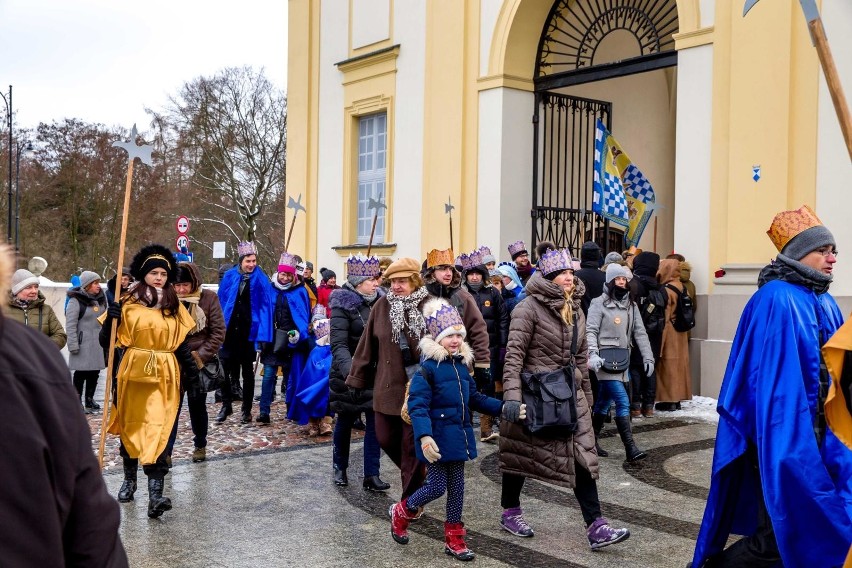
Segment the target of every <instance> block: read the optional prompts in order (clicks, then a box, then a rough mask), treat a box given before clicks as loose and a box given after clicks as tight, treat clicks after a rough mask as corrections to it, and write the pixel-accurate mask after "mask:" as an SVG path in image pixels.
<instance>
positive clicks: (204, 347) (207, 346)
mask: <svg viewBox="0 0 852 568" xmlns="http://www.w3.org/2000/svg"><path fill="white" fill-rule="evenodd" d="M183 266H184V267H185V268H186V269H187V270H188V271H189V274H190V277H191V278H192V291H193V292H195V291H196V290H198V289H199V288H201V274H200V273H199V272H198V267H197V266H196V265H195V264H194V263H191V262H188V263H185V264H184V265H183ZM183 305H184V307H185V308H186V309H187V310H188V311H189V312H190V314H191V313H192V307H191V304H188V303H187V302H184V303H183ZM198 308H199V309H200V310H201V311H202V312H204V316H205V318H206V319H207V322H206V325H205V326H204V329H202V330H200V331H190V332H189V335H188V336H187V337H186V343H187V346H188V347H189V349H190V350H191V351H195V352H196V353H197V354H198V357H199V358H200V359H201V362H202V363H207V362H209V361H210V360H211V359H212V358H213V356H214V355H216V354H217V353H218V352H219V348H220V347H222V343H223V342H224V341H225V316H224V315H223V314H222V305H221V304H220V303H219V296H217V295H216V293H215V292H211V291H210V290H204V289H202V290H201V298H200V299H199V301H198Z"/></svg>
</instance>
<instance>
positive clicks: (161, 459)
mask: <svg viewBox="0 0 852 568" xmlns="http://www.w3.org/2000/svg"><path fill="white" fill-rule="evenodd" d="M118 453H119V455H121V459H122V460H123V461H124V467H126V468H127V467H129V468H132V469H136V468H138V467H139V460H138V459H137V458H131V457H130V456H129V455H128V453H127V450H126V449H125V447H124V444H122V443H120V442H119V446H118ZM168 453H169V449H168V448H166V449H165V450H163V453H161V454H160V455H159V456H157V461H156V462H154V463H149V464H147V465H143V466H142V471H144V472H145V475H147V476H148V477H150V478H152V479H163V478H164V477H166V474H167V473H169V465H168V464H167V463H166V456H167V455H168Z"/></svg>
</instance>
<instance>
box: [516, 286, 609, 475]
mask: <svg viewBox="0 0 852 568" xmlns="http://www.w3.org/2000/svg"><path fill="white" fill-rule="evenodd" d="M526 290H527V297H526V299H524V300H523V301H522V302H521V303H520V304H518V306H517V307H516V308H515V311H514V312H513V313H512V322H511V325H510V327H509V344H508V346H507V349H506V365H505V367H504V369H503V400H505V401H509V400H514V401H519V402H520V401H521V371H530V372H539V371H555V370H557V369H562V368H564V367H566V366H567V365H569V364H571V340H572V336H573V329H574V327H573V325H572V326H569V325H568V324H566V323H565V322H564V321H563V320H562V316H561V309H562V306H563V305H564V302H565V300H564V295H563V292H562V287H560V286H558V285H556V284H554V283H553V282H550V281H549V280H547V279H545V278H544V277H542V276H541V275H540V274H535V275H533V276H532V277H531V278H530V280H529V282H527V285H526ZM581 296H582V292H581V291H580V289H579V288H575V294H574V298H573V300H574V302H573V303H574V313H575V314H576V315H577V333H578V334H579V335H578V337H577V354H576V356H575V357H574V362H575V369H574V382H575V384H576V387H577V395H576V398H577V400H576V404H577V431H576V432H574V433H573V434H572V435H569V436H567V437H566V438H565V439H556V440H554V439H544V438H539V437H536V436H534V435H531V434H529V433H528V432H527V431H526V429H525V428H524V426H523V425H522V424H514V423H511V422H509V421H508V420H503V421H502V422H501V423H500V467H501V469H502V470H503V472H505V473H512V474H515V475H521V476H525V477H532V478H534V479H538V480H541V481H546V482H548V483H554V484H556V485H561V486H564V487H574V485H575V482H576V476H575V467H576V462H579V465H580V466H581V467H584V468H585V469H587V470H588V471H589V473H590V474H591V475H592V478H594V479H597V477H598V456H597V454H596V453H595V435H594V432H593V431H592V415H591V410H590V408H591V407H592V405H593V404H594V401H593V398H592V387H591V384H590V383H589V375H588V369H587V366H586V364H587V356H588V348H587V344H586V320H585V318H584V317H583V313H582V311H581V310H580V306H579V304H580V297H581Z"/></svg>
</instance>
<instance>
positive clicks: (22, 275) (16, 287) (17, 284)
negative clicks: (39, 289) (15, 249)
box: [12, 268, 38, 296]
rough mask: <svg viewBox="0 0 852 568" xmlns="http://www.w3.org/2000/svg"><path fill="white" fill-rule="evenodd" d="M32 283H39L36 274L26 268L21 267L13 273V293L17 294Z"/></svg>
mask: <svg viewBox="0 0 852 568" xmlns="http://www.w3.org/2000/svg"><path fill="white" fill-rule="evenodd" d="M32 284H38V278H36V275H35V274H33V273H32V272H30V271H29V270H27V269H25V268H19V269H18V270H16V271H15V273H14V274H13V275H12V295H13V296H16V295H17V294H18V292H20V291H21V290H23V289H24V288H26V287H27V286H30V285H32Z"/></svg>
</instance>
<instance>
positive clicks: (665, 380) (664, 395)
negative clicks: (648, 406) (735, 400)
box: [657, 259, 692, 402]
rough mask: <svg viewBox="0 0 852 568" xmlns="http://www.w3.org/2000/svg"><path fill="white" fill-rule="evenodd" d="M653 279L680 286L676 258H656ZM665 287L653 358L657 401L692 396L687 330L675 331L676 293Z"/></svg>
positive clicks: (674, 400)
mask: <svg viewBox="0 0 852 568" xmlns="http://www.w3.org/2000/svg"><path fill="white" fill-rule="evenodd" d="M657 279H658V280H659V281H660V283H661V284H663V285H665V284H669V285H671V286H674V287H675V288H677V289H678V290H683V283H682V282H681V281H680V267H679V265H678V261H677V260H673V259H672V260H669V259H667V260H662V261H660V269H659V270H658V271H657ZM664 289H665V291H666V294H667V295H668V297H667V302H666V327H665V329H663V342H662V346H661V347H660V359H659V361H658V362H657V402H679V401H681V400H690V399H691V398H692V372H691V371H690V368H689V334H688V333H687V332H680V331H676V330H675V328H674V326H673V325H672V320H673V319H674V317H675V309H676V308H677V294H676V293H675V292H674V290H671V289H669V288H664Z"/></svg>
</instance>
